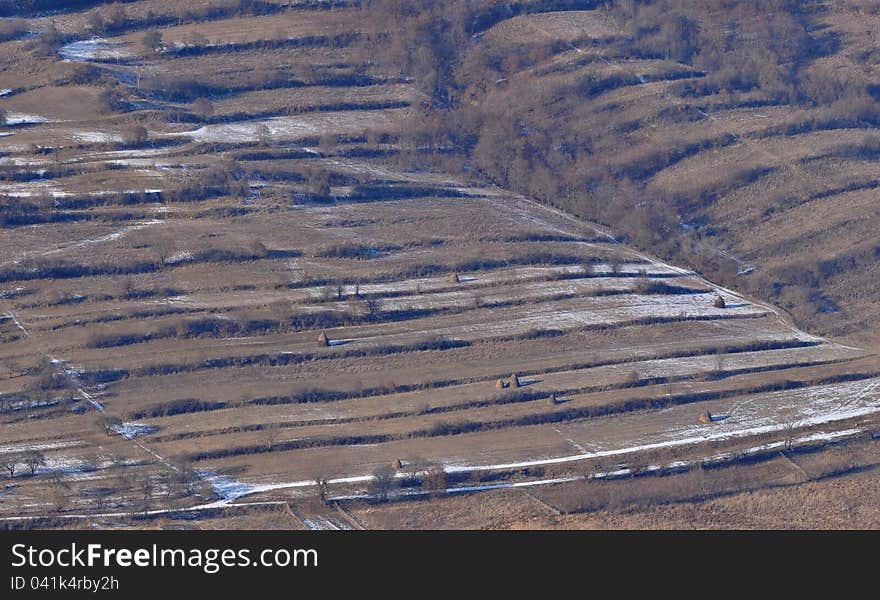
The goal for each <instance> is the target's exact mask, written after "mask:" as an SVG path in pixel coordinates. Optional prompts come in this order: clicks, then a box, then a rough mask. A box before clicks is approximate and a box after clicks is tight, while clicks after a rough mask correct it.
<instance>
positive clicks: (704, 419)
mask: <svg viewBox="0 0 880 600" xmlns="http://www.w3.org/2000/svg"><path fill="white" fill-rule="evenodd" d="M699 421H700V423H702V424H703V425H708V424H709V423H711V422H712V413H710V412H709V411H708V410H707V411H706V412H704V413H702V414H701V415H700V418H699Z"/></svg>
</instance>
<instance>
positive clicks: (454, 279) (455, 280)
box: [449, 273, 461, 283]
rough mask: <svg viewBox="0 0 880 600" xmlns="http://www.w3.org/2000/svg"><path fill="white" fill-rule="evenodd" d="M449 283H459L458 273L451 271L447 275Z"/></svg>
mask: <svg viewBox="0 0 880 600" xmlns="http://www.w3.org/2000/svg"><path fill="white" fill-rule="evenodd" d="M449 282H450V283H461V280H460V279H459V278H458V273H453V274H452V275H450V276H449Z"/></svg>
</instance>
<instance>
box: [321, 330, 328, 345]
mask: <svg viewBox="0 0 880 600" xmlns="http://www.w3.org/2000/svg"><path fill="white" fill-rule="evenodd" d="M318 343H319V344H321V345H322V346H329V345H330V338H328V337H327V334H326V333H324V332H323V331H322V332H321V335H319V336H318Z"/></svg>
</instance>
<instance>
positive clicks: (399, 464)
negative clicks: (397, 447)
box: [391, 458, 403, 469]
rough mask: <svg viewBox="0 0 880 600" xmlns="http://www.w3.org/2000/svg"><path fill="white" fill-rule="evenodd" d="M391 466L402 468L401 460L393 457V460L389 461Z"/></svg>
mask: <svg viewBox="0 0 880 600" xmlns="http://www.w3.org/2000/svg"><path fill="white" fill-rule="evenodd" d="M391 468H392V469H402V468H403V462H402V461H401V460H400V459H399V458H395V459H394V462H393V463H391Z"/></svg>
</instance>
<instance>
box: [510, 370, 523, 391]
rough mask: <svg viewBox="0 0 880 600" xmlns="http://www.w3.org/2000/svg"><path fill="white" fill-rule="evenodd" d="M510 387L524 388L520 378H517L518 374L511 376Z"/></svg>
mask: <svg viewBox="0 0 880 600" xmlns="http://www.w3.org/2000/svg"><path fill="white" fill-rule="evenodd" d="M510 385H512V386H513V387H515V388H518V387H522V382H521V381H520V380H519V377H517V376H516V373H514V374H513V375H511V376H510Z"/></svg>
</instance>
